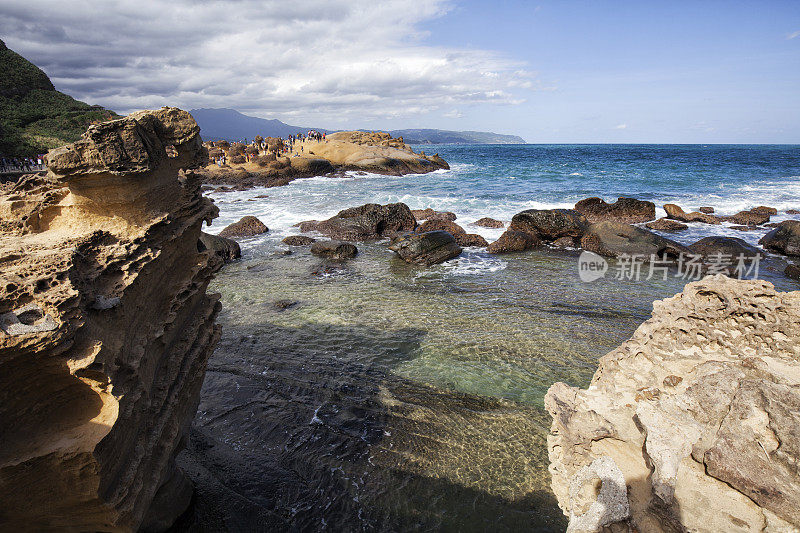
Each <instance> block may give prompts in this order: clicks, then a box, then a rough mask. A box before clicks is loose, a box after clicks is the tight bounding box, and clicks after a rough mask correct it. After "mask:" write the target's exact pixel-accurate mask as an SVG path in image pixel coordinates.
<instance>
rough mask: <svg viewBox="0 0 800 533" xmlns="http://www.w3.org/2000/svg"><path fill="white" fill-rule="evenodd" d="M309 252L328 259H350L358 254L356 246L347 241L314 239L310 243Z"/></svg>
mask: <svg viewBox="0 0 800 533" xmlns="http://www.w3.org/2000/svg"><path fill="white" fill-rule="evenodd" d="M311 253H312V254H314V255H318V256H320V257H327V258H329V259H350V258H351V257H355V256H356V255H358V248H356V247H355V245H353V244H350V243H349V242H342V241H315V242H314V244H312V245H311Z"/></svg>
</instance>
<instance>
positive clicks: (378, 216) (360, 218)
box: [300, 203, 417, 241]
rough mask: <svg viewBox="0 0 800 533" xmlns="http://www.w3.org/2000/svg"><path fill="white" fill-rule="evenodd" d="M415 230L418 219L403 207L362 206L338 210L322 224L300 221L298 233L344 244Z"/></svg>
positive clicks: (403, 205) (399, 205) (401, 205)
mask: <svg viewBox="0 0 800 533" xmlns="http://www.w3.org/2000/svg"><path fill="white" fill-rule="evenodd" d="M416 227H417V220H416V219H415V218H414V215H412V214H411V210H410V209H409V208H408V206H407V205H406V204H402V203H398V204H387V205H378V204H365V205H362V206H359V207H351V208H350V209H345V210H343V211H339V214H337V215H336V216H334V217H332V218H329V219H328V220H323V221H322V222H314V221H309V222H303V223H301V225H300V231H302V232H307V231H318V232H319V233H322V234H323V235H326V236H328V237H330V238H332V239H338V240H343V241H369V240H377V239H382V238H384V237H391V236H393V235H394V234H395V233H397V232H401V231H413V230H414V228H416Z"/></svg>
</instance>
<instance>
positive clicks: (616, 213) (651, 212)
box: [575, 197, 656, 224]
mask: <svg viewBox="0 0 800 533" xmlns="http://www.w3.org/2000/svg"><path fill="white" fill-rule="evenodd" d="M575 211H577V212H579V213H582V214H583V215H584V216H585V217H586V220H588V221H589V222H599V221H601V220H616V221H617V222H626V223H628V224H634V223H636V222H647V221H648V220H653V219H654V218H656V204H654V203H653V202H647V201H643V200H637V199H635V198H626V197H620V198H618V199H617V201H616V202H614V203H613V204H609V203H606V201H605V200H603V199H602V198H586V199H585V200H581V201H580V202H578V203H577V204H575Z"/></svg>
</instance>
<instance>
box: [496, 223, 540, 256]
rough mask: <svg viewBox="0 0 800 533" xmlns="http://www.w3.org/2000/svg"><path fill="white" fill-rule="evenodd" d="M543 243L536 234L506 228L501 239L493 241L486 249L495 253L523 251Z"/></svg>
mask: <svg viewBox="0 0 800 533" xmlns="http://www.w3.org/2000/svg"><path fill="white" fill-rule="evenodd" d="M541 244H542V240H541V239H540V238H538V237H536V236H535V235H531V234H530V233H526V232H524V231H517V230H513V229H509V230H506V231H505V232H504V233H503V234H502V235H501V236H500V238H499V239H497V240H496V241H494V242H493V243H491V244H490V245H489V246H488V247H487V248H486V251H487V252H489V253H493V254H505V253H511V252H522V251H525V250H530V249H532V248H536V247H537V246H540V245H541Z"/></svg>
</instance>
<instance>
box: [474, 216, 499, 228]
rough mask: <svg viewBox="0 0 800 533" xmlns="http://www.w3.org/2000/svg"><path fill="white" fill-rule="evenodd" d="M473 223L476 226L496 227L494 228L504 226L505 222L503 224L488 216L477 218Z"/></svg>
mask: <svg viewBox="0 0 800 533" xmlns="http://www.w3.org/2000/svg"><path fill="white" fill-rule="evenodd" d="M473 224H474V225H476V226H481V227H483V228H495V229H496V228H504V227H505V224H503V223H502V222H500V221H499V220H495V219H493V218H489V217H483V218H479V219H478V220H476V221H475V222H473Z"/></svg>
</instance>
